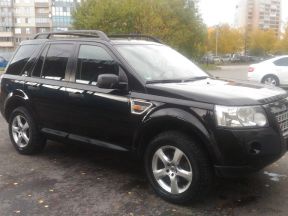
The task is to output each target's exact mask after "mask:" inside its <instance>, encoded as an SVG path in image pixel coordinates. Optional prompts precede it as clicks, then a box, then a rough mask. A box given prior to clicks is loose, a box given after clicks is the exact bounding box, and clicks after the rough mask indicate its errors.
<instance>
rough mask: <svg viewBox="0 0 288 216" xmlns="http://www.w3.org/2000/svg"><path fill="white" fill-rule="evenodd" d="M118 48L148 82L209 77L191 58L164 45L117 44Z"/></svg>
mask: <svg viewBox="0 0 288 216" xmlns="http://www.w3.org/2000/svg"><path fill="white" fill-rule="evenodd" d="M116 48H117V50H118V51H119V52H120V53H121V54H122V56H123V57H124V58H125V59H126V61H127V62H128V63H129V64H130V65H131V66H132V67H133V68H134V69H135V71H136V72H137V73H138V74H139V75H140V76H141V77H142V78H144V79H145V80H146V81H147V82H153V81H169V80H171V81H173V80H179V81H181V80H187V79H194V78H199V77H208V75H207V74H206V73H205V72H204V71H202V70H201V69H200V68H199V67H197V66H196V65H195V64H194V63H193V62H191V61H190V60H189V59H187V58H186V57H184V56H183V55H181V54H180V53H178V52H176V51H175V50H173V49H171V48H169V47H167V46H164V45H117V46H116Z"/></svg>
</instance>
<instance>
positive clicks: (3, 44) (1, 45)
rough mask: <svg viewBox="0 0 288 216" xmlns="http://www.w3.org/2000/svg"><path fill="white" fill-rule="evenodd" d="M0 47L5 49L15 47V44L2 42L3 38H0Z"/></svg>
mask: <svg viewBox="0 0 288 216" xmlns="http://www.w3.org/2000/svg"><path fill="white" fill-rule="evenodd" d="M0 47H1V48H3V47H4V48H5V47H8V48H9V47H14V43H13V42H12V41H1V38H0Z"/></svg>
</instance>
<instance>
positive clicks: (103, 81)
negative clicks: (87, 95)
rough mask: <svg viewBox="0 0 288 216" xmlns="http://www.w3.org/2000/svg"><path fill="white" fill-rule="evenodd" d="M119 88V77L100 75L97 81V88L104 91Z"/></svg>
mask: <svg viewBox="0 0 288 216" xmlns="http://www.w3.org/2000/svg"><path fill="white" fill-rule="evenodd" d="M118 86H119V76H117V75H115V74H101V75H99V76H98V79H97V87H98V88H104V89H115V88H118Z"/></svg>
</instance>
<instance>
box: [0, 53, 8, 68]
mask: <svg viewBox="0 0 288 216" xmlns="http://www.w3.org/2000/svg"><path fill="white" fill-rule="evenodd" d="M7 63H8V61H7V60H6V59H5V58H3V57H1V56H0V68H5V67H6V66H7Z"/></svg>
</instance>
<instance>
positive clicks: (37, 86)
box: [28, 84, 40, 90]
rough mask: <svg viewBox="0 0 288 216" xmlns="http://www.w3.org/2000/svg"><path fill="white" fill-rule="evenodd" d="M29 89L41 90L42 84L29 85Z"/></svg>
mask: <svg viewBox="0 0 288 216" xmlns="http://www.w3.org/2000/svg"><path fill="white" fill-rule="evenodd" d="M28 89H29V90H39V89H40V85H39V84H34V85H28Z"/></svg>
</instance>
